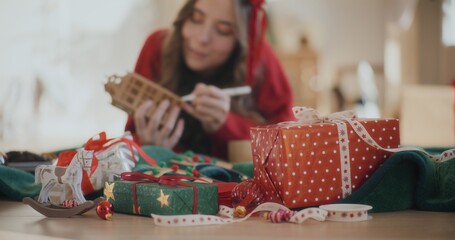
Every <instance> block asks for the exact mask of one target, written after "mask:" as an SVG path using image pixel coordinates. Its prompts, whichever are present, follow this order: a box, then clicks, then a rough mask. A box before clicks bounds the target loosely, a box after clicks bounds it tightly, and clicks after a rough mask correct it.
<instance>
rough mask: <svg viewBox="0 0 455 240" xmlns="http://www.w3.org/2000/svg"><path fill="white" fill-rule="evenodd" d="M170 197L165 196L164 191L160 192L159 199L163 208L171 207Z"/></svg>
mask: <svg viewBox="0 0 455 240" xmlns="http://www.w3.org/2000/svg"><path fill="white" fill-rule="evenodd" d="M168 198H169V195H164V193H163V189H161V190H160V197H159V198H157V199H156V200H158V202H160V203H161V208H163V206H164V205H166V206H168V207H169V202H168Z"/></svg>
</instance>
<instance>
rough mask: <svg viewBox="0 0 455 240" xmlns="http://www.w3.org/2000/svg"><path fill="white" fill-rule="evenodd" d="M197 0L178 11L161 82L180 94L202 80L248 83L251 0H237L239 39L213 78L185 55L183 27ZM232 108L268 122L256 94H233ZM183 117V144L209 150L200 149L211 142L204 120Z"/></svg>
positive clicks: (164, 55)
mask: <svg viewBox="0 0 455 240" xmlns="http://www.w3.org/2000/svg"><path fill="white" fill-rule="evenodd" d="M196 1H197V0H189V1H187V2H186V4H185V5H184V6H183V7H182V9H181V10H180V12H179V13H178V15H177V19H176V20H175V21H174V25H173V26H174V28H173V29H172V30H171V31H170V32H169V33H168V35H167V36H166V39H165V43H164V46H163V49H162V59H161V60H162V69H161V76H160V84H161V85H163V86H164V87H166V88H168V89H170V90H171V91H173V92H175V93H177V94H178V95H185V94H188V93H190V92H191V91H192V90H193V89H194V87H195V85H196V84H197V83H198V82H203V83H205V84H210V85H215V86H217V87H219V88H226V87H235V86H242V85H245V79H246V74H245V69H246V57H247V54H248V53H247V51H248V26H249V24H248V21H249V15H250V11H251V6H250V4H249V1H247V0H238V1H233V2H234V7H235V14H236V18H237V31H238V34H237V36H238V38H237V42H236V44H235V47H234V49H233V51H232V53H231V55H230V56H229V57H228V59H227V61H226V62H225V63H224V64H223V65H222V66H220V67H219V69H218V70H217V71H216V73H215V75H214V76H211V77H210V78H209V79H206V78H203V77H202V76H200V75H198V74H197V73H195V72H193V71H192V70H190V69H189V68H188V67H187V65H186V63H185V60H184V56H183V36H182V28H183V25H184V23H185V21H187V20H188V18H189V17H190V16H191V14H192V12H193V10H194V6H195V4H196ZM259 70H260V69H259ZM258 72H263V71H258ZM257 76H258V75H257V74H256V79H257V80H256V81H255V82H254V85H253V86H252V87H253V92H254V86H255V85H257V84H260V80H259V79H260V78H258V77H257ZM231 111H232V112H235V113H237V114H239V115H241V116H245V117H248V118H251V119H252V120H253V121H255V122H257V123H264V122H265V120H264V118H263V117H262V116H261V114H260V113H259V112H258V111H257V110H256V108H255V105H254V100H253V95H252V94H249V95H245V96H238V97H233V98H232V99H231ZM182 117H183V118H184V119H185V130H184V133H183V135H182V138H181V140H180V142H179V143H180V145H183V146H184V147H185V148H189V149H192V150H194V151H198V152H201V153H208V151H209V148H208V149H200V147H201V146H202V145H206V146H209V145H210V143H209V141H208V139H206V137H205V135H204V134H203V130H202V126H201V124H200V123H199V122H198V121H197V120H196V119H194V118H192V117H190V116H189V115H188V114H186V113H183V114H182Z"/></svg>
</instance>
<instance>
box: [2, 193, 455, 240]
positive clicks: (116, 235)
mask: <svg viewBox="0 0 455 240" xmlns="http://www.w3.org/2000/svg"><path fill="white" fill-rule="evenodd" d="M371 215H372V219H371V220H368V221H363V222H351V223H344V222H329V221H325V222H318V221H315V220H309V221H305V222H303V223H302V224H292V223H280V224H274V223H270V222H267V221H265V220H263V219H262V217H253V218H250V219H248V220H247V221H244V222H240V223H233V224H226V225H211V226H197V227H160V226H155V225H154V224H153V221H152V219H151V218H148V217H139V216H132V215H125V214H118V213H115V214H114V216H113V219H112V221H105V220H101V219H100V218H98V216H97V215H96V213H95V211H94V210H91V211H89V212H87V213H85V214H84V215H82V216H77V217H72V218H47V217H44V216H42V215H41V214H40V213H38V212H36V211H35V210H33V209H32V208H31V207H29V206H28V205H25V204H23V203H21V202H13V201H7V200H0V239H27V240H30V239H55V238H60V239H62V238H64V239H125V240H133V239H134V240H136V239H234V240H238V239H251V240H254V239H258V240H259V239H260V240H264V239H280V240H281V239H455V213H454V212H424V211H414V210H412V211H402V212H389V213H373V214H371Z"/></svg>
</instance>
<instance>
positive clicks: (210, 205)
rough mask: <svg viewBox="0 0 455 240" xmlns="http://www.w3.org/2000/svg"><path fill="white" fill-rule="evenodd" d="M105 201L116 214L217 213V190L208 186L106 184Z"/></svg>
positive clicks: (121, 181)
mask: <svg viewBox="0 0 455 240" xmlns="http://www.w3.org/2000/svg"><path fill="white" fill-rule="evenodd" d="M134 174H141V175H145V174H143V173H134ZM122 175H123V174H122ZM149 177H152V178H155V177H153V176H149ZM156 179H158V178H156ZM160 182H161V183H160ZM195 192H196V197H195V194H194V193H195ZM104 197H105V198H106V199H107V200H108V201H109V202H111V203H112V205H113V207H114V211H115V212H119V213H127V214H136V215H144V216H150V214H152V213H153V214H158V215H183V214H209V215H215V214H217V213H218V187H217V185H215V184H209V183H199V182H191V181H179V180H177V181H175V180H172V181H160V180H155V181H148V180H145V181H144V180H143V179H141V180H137V181H130V180H120V181H114V182H111V183H108V182H106V185H105V188H104ZM195 200H196V204H194V202H195Z"/></svg>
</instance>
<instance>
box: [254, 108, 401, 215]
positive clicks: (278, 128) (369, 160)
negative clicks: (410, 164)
mask: <svg viewBox="0 0 455 240" xmlns="http://www.w3.org/2000/svg"><path fill="white" fill-rule="evenodd" d="M293 111H294V114H295V116H296V118H297V121H295V122H283V123H279V124H277V125H268V126H263V127H256V128H252V129H251V138H252V139H251V141H252V153H253V164H254V178H255V180H256V181H257V182H258V183H259V184H260V186H261V189H262V191H263V192H264V194H265V198H266V201H272V202H278V203H282V204H284V205H285V206H287V207H289V208H301V207H308V206H318V205H322V204H328V203H333V202H336V201H338V200H340V199H342V198H345V197H347V196H348V195H349V194H351V193H352V192H353V191H355V190H356V189H358V188H359V187H360V186H361V185H362V184H363V183H364V182H365V181H366V180H367V179H368V177H370V176H371V175H372V174H373V173H374V171H375V170H376V169H377V168H378V167H379V166H380V165H381V164H382V163H383V162H384V160H385V159H387V158H388V157H389V156H390V155H391V153H390V152H388V151H386V149H390V148H397V147H399V145H400V138H399V121H398V120H397V119H357V117H356V116H355V114H354V113H353V112H351V111H347V112H339V113H334V114H331V115H328V116H325V117H321V116H320V115H319V114H318V112H316V111H315V110H313V109H309V108H305V107H294V108H293Z"/></svg>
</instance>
